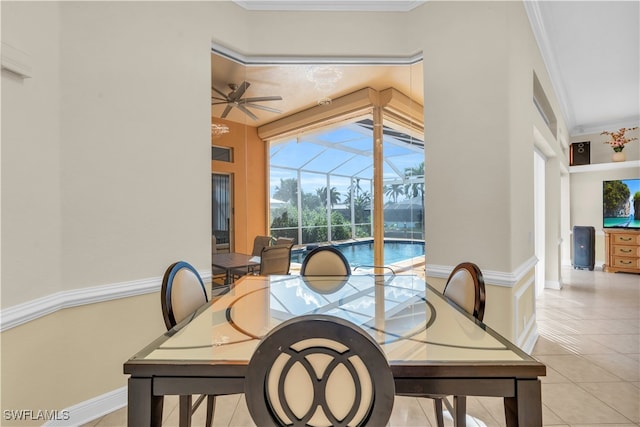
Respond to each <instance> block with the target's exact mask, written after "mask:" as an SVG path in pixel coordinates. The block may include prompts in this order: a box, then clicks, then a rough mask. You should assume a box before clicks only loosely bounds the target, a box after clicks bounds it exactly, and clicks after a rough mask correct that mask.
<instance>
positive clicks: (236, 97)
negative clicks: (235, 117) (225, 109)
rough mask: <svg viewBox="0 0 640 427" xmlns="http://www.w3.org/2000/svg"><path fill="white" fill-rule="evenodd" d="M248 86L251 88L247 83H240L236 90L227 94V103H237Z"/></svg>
mask: <svg viewBox="0 0 640 427" xmlns="http://www.w3.org/2000/svg"><path fill="white" fill-rule="evenodd" d="M249 86H251V84H250V83H249V82H247V81H244V82H242V83H240V84H239V85H238V87H237V88H236V90H234V91H233V92H231V93H230V94H229V97H228V99H229V101H239V100H240V98H242V95H244V92H245V91H246V90H247V88H248V87H249Z"/></svg>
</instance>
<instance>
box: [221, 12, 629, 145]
mask: <svg viewBox="0 0 640 427" xmlns="http://www.w3.org/2000/svg"><path fill="white" fill-rule="evenodd" d="M236 3H238V4H239V5H240V6H242V7H244V8H247V9H252V10H285V9H286V10H368V11H390V10H398V11H408V10H411V9H412V8H414V7H416V6H419V5H420V4H421V3H423V2H422V1H418V0H410V1H392V0H378V1H362V0H360V1H294V0H291V1H268V0H265V1H239V0H238V1H236ZM525 8H526V10H527V14H528V16H529V20H530V22H531V26H532V29H533V32H534V34H535V37H536V40H537V42H538V45H539V47H540V50H541V52H542V56H543V58H544V61H545V64H546V66H547V69H548V71H549V74H550V76H551V80H552V84H553V86H554V90H555V92H556V94H557V96H558V99H559V102H560V107H561V110H562V115H563V117H564V119H565V122H566V124H567V127H568V129H569V133H570V134H571V136H577V135H581V134H587V133H599V132H601V131H602V130H613V129H617V128H618V127H622V126H624V127H629V126H637V125H638V123H639V122H640V2H639V1H637V0H634V1H555V0H548V1H526V2H525ZM225 53H228V52H225ZM233 56H235V58H236V59H239V60H240V61H239V62H240V63H238V62H236V61H231V60H229V58H224V57H222V56H220V55H217V54H213V55H212V82H213V85H214V86H215V87H216V88H217V89H219V90H221V91H222V92H225V93H227V92H229V91H230V89H229V88H228V84H229V83H236V84H239V83H241V82H242V81H243V80H246V81H248V82H250V83H251V86H250V87H249V88H248V89H247V91H246V93H245V96H251V97H253V96H269V95H280V96H282V98H283V100H282V101H269V102H262V103H260V104H263V105H265V106H269V107H272V108H277V109H279V110H281V111H282V112H283V113H284V114H290V113H292V112H295V111H299V110H302V109H304V108H308V107H311V106H314V105H316V103H317V100H318V99H320V98H323V97H330V98H334V99H335V98H336V97H338V96H340V95H344V94H347V93H350V92H352V91H354V90H357V89H360V88H362V87H365V86H370V87H372V88H374V89H386V88H387V87H391V86H394V87H395V88H396V89H398V90H400V91H402V92H404V93H405V94H406V95H410V96H411V97H412V98H413V99H415V100H416V101H418V102H420V103H422V97H423V91H422V63H421V62H418V63H416V62H415V58H414V59H411V58H409V59H407V60H406V61H404V62H405V63H403V64H377V65H374V66H370V65H367V66H365V65H364V64H363V63H365V62H367V59H366V58H361V59H360V61H359V62H358V63H357V64H354V63H351V64H344V63H343V64H335V63H334V64H331V66H332V68H333V69H334V70H336V71H338V74H339V75H340V78H339V79H337V80H336V81H335V82H334V83H333V87H332V88H331V90H330V93H329V91H328V89H326V88H323V89H320V88H318V87H317V85H316V84H314V82H312V81H311V80H310V79H309V75H310V74H312V73H313V72H318V71H326V67H327V65H328V64H323V63H315V64H312V63H309V59H308V58H306V59H304V60H302V61H300V62H299V63H297V64H294V62H296V61H295V59H291V58H289V61H288V63H287V64H282V63H280V64H276V63H275V62H278V61H273V59H271V61H272V62H274V63H272V64H268V65H265V61H264V60H255V61H253V59H252V58H239V57H238V56H237V55H233ZM252 61H253V63H252ZM373 61H379V59H377V58H372V59H371V62H373ZM318 62H323V61H318ZM328 62H331V61H328ZM258 64H259V65H258ZM283 82H286V83H285V84H283ZM310 95H311V96H310ZM223 110H224V107H214V108H213V116H214V117H220V114H221V113H222V111H223ZM250 110H251V111H252V112H253V113H255V114H256V115H257V116H258V117H259V120H258V121H253V120H252V119H250V118H249V117H248V116H246V115H245V114H243V113H241V112H239V111H238V110H237V109H236V108H234V109H233V110H232V112H231V113H230V114H229V115H228V117H227V118H228V119H230V120H232V121H237V122H247V123H251V124H253V125H256V126H259V125H261V124H264V123H267V122H269V121H272V120H275V119H276V118H278V117H280V115H278V114H275V113H271V112H266V111H262V110H256V109H250Z"/></svg>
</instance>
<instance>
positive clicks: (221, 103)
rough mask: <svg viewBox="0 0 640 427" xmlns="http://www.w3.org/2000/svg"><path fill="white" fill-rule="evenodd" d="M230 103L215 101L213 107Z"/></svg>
mask: <svg viewBox="0 0 640 427" xmlns="http://www.w3.org/2000/svg"><path fill="white" fill-rule="evenodd" d="M228 104H229V101H213V102H211V105H228Z"/></svg>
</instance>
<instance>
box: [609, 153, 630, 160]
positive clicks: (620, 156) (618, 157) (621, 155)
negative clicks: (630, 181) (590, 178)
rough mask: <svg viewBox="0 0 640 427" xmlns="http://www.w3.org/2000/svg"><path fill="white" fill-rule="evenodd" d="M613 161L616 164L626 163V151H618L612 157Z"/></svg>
mask: <svg viewBox="0 0 640 427" xmlns="http://www.w3.org/2000/svg"><path fill="white" fill-rule="evenodd" d="M611 160H612V161H614V162H624V161H625V160H627V156H626V155H625V154H624V151H616V152H614V153H613V155H612V156H611Z"/></svg>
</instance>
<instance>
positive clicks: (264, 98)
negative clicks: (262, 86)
mask: <svg viewBox="0 0 640 427" xmlns="http://www.w3.org/2000/svg"><path fill="white" fill-rule="evenodd" d="M242 101H244V102H261V101H282V97H281V96H277V95H276V96H256V97H253V98H245V99H243V100H242Z"/></svg>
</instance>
